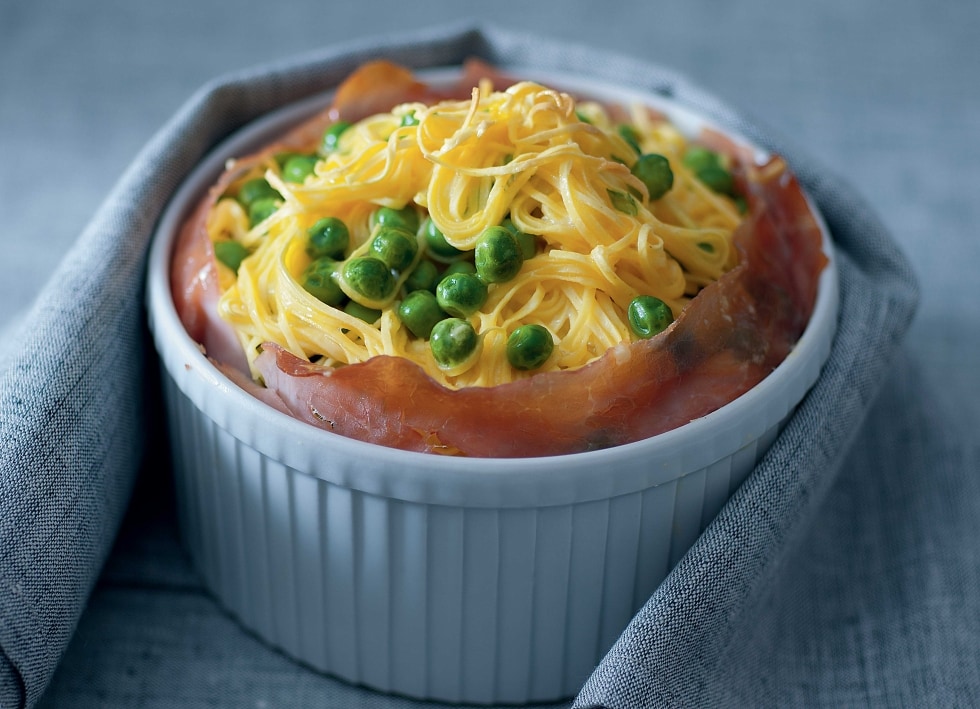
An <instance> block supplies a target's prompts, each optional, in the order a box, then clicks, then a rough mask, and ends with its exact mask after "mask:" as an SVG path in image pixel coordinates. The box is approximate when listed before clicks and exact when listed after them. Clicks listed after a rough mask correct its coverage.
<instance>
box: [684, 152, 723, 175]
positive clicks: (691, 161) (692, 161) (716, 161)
mask: <svg viewBox="0 0 980 709" xmlns="http://www.w3.org/2000/svg"><path fill="white" fill-rule="evenodd" d="M683 160H684V165H685V166H687V168H688V169H690V170H691V171H692V172H695V173H697V172H699V171H700V170H703V169H704V168H706V167H723V166H722V164H721V157H719V155H718V153H716V152H715V151H714V150H709V149H708V148H705V147H702V146H700V145H692V146H691V147H689V148H688V149H687V150H686V151H685V152H684V159H683Z"/></svg>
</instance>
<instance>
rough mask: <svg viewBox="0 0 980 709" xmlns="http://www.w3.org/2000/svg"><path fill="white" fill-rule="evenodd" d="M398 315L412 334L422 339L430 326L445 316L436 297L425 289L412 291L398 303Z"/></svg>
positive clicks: (425, 336) (427, 334)
mask: <svg viewBox="0 0 980 709" xmlns="http://www.w3.org/2000/svg"><path fill="white" fill-rule="evenodd" d="M398 317H399V319H400V320H401V321H402V323H404V324H405V327H407V328H408V329H409V330H411V331H412V334H413V335H415V336H416V337H419V338H421V339H423V340H425V339H428V338H429V334H430V333H431V332H432V328H433V327H435V324H436V323H437V322H439V321H440V320H443V319H444V318H445V317H446V313H444V312H443V310H442V308H440V307H439V303H438V301H436V297H435V296H434V295H433V294H432V293H431V292H430V291H427V290H417V291H412V292H411V293H409V294H408V295H407V296H405V299H404V300H402V302H401V303H399V305H398Z"/></svg>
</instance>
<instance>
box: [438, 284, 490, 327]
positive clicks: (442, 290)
mask: <svg viewBox="0 0 980 709" xmlns="http://www.w3.org/2000/svg"><path fill="white" fill-rule="evenodd" d="M436 300H437V301H438V303H439V307H440V308H442V309H443V310H445V311H446V312H447V313H449V314H450V315H455V316H457V317H466V316H468V315H472V314H473V313H475V312H476V311H477V310H479V309H480V307H481V306H482V305H483V304H484V303H485V302H487V284H486V283H484V282H483V281H482V280H481V279H480V277H479V276H476V275H473V274H470V273H453V274H450V275H449V276H446V277H444V278H443V279H442V280H441V281H439V285H437V286H436Z"/></svg>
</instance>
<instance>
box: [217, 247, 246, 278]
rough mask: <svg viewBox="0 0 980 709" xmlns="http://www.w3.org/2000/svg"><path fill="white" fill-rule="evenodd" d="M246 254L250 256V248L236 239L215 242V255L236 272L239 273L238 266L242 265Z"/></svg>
mask: <svg viewBox="0 0 980 709" xmlns="http://www.w3.org/2000/svg"><path fill="white" fill-rule="evenodd" d="M246 256H248V249H246V248H245V247H244V246H243V245H242V244H241V243H240V242H237V241H234V240H230V241H216V242H214V257H215V258H216V259H218V260H219V261H221V263H223V264H224V265H225V266H227V267H228V268H230V269H231V270H232V271H234V272H235V273H238V267H239V266H241V265H242V261H244V260H245V257H246Z"/></svg>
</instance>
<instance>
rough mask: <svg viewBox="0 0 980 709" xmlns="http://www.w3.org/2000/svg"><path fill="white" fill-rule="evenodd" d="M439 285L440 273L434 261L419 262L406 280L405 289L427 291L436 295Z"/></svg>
mask: <svg viewBox="0 0 980 709" xmlns="http://www.w3.org/2000/svg"><path fill="white" fill-rule="evenodd" d="M437 283H439V271H438V270H437V269H436V265H435V264H434V263H432V261H424V260H423V261H419V262H418V264H416V266H415V268H413V269H412V272H411V273H409V274H408V278H406V279H405V289H406V290H408V291H415V290H425V291H430V292H432V293H435V290H436V284H437Z"/></svg>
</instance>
